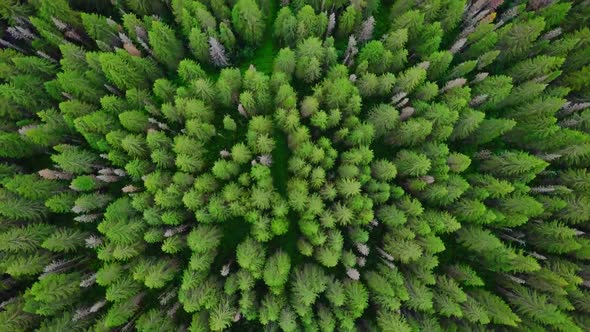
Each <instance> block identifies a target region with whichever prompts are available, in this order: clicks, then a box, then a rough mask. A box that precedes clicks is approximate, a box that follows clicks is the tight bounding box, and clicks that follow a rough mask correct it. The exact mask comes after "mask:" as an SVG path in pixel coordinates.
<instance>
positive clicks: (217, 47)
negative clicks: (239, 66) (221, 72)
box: [209, 37, 229, 67]
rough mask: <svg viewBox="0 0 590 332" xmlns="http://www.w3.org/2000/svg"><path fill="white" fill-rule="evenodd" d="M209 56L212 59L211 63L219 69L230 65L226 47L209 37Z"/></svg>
mask: <svg viewBox="0 0 590 332" xmlns="http://www.w3.org/2000/svg"><path fill="white" fill-rule="evenodd" d="M209 56H210V57H211V62H213V64H214V65H216V66H217V67H225V66H227V65H229V62H228V61H227V56H226V55H225V47H223V45H222V44H221V43H220V42H219V41H218V40H217V39H215V38H214V37H209Z"/></svg>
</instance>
